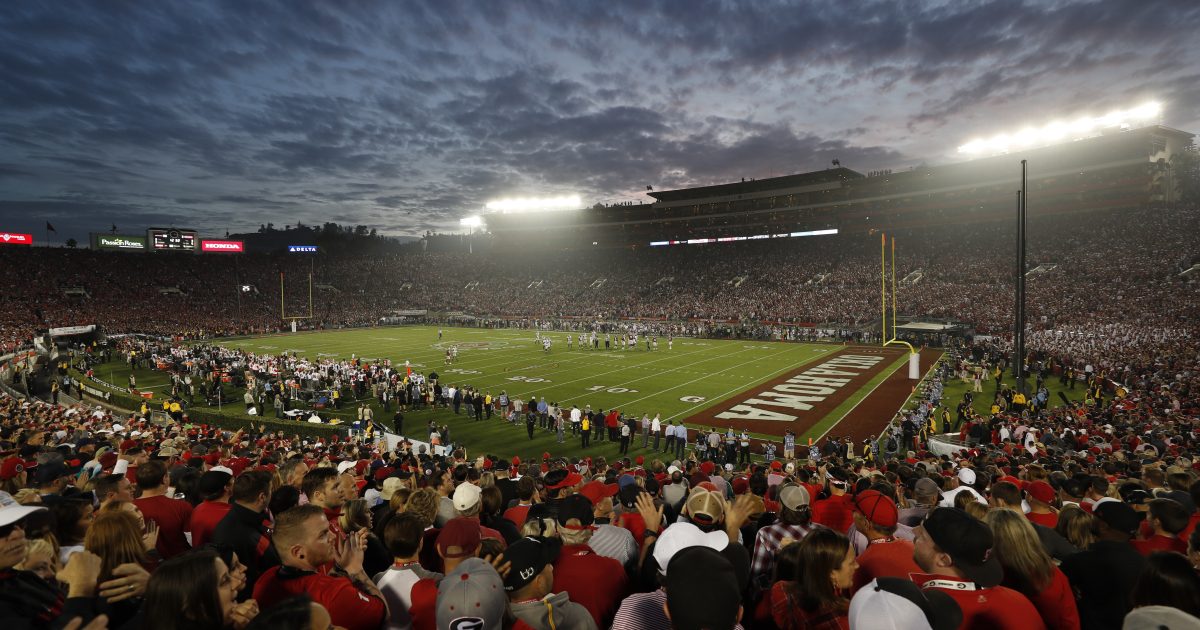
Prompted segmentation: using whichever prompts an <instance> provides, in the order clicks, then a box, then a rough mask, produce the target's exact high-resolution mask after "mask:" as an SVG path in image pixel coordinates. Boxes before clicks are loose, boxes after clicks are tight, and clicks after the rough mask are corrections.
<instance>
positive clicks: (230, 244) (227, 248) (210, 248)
mask: <svg viewBox="0 0 1200 630" xmlns="http://www.w3.org/2000/svg"><path fill="white" fill-rule="evenodd" d="M200 251H202V252H220V253H226V254H240V253H242V252H243V251H245V249H244V248H243V244H242V241H209V240H203V241H200Z"/></svg>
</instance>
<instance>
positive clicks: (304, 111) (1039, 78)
mask: <svg viewBox="0 0 1200 630" xmlns="http://www.w3.org/2000/svg"><path fill="white" fill-rule="evenodd" d="M1197 33H1200V2H1195V1H1193V0H1178V1H1166V0H1164V1H1151V0H1110V1H1106V2H1082V1H1061V2H1019V1H1012V0H998V1H994V2H969V1H957V0H951V1H944V2H892V1H885V2H853V1H852V2H812V3H793V2H767V1H754V2H720V1H715V0H712V1H710V0H686V1H684V0H681V1H660V2H653V1H647V0H638V1H631V2H614V1H612V0H606V1H602V2H601V1H594V2H593V1H584V0H578V1H565V0H564V1H562V2H533V1H517V0H512V1H504V0H487V1H480V2H466V1H458V0H444V1H436V2H417V1H411V2H404V1H383V0H380V1H378V2H375V1H370V0H361V1H360V0H337V1H319V2H318V1H304V0H278V1H266V0H236V1H232V0H231V1H229V2H201V1H196V2H176V1H169V0H168V1H154V2H149V1H139V2H118V1H101V2H97V1H86V2H66V1H58V0H56V1H53V2H24V1H21V0H12V1H10V2H6V3H4V7H3V9H0V230H6V231H18V232H33V233H34V234H35V235H36V237H37V238H38V239H39V240H40V239H42V238H43V227H44V223H45V222H46V221H49V222H51V223H53V224H54V225H55V226H56V227H57V229H58V234H57V235H51V236H52V238H54V239H55V240H58V241H62V240H65V239H66V238H69V237H75V238H77V239H78V240H79V241H80V242H85V241H86V238H87V233H88V232H89V231H107V230H108V228H109V226H110V225H112V224H115V225H117V226H118V227H119V228H120V231H121V232H123V233H138V232H144V230H145V228H147V227H150V226H152V225H153V226H165V225H174V226H178V227H194V228H198V229H200V230H201V231H202V232H203V233H205V234H206V235H212V236H216V235H221V234H224V232H225V231H226V230H229V231H232V232H238V231H253V230H255V229H257V228H258V226H259V225H260V224H262V223H267V222H273V223H275V224H276V226H280V227H281V226H283V225H284V224H294V223H295V222H296V221H301V222H303V223H306V224H320V223H323V222H325V221H335V222H338V223H342V224H349V225H356V224H364V225H367V226H369V227H373V228H376V229H378V230H379V231H380V232H381V233H384V234H391V235H411V234H421V233H424V232H425V231H426V230H435V231H439V230H440V231H457V230H458V229H459V228H458V220H459V219H460V218H462V217H465V216H468V215H470V214H476V213H478V212H479V211H480V209H481V208H482V206H483V204H484V203H485V202H486V201H487V200H489V199H494V198H498V197H508V196H542V195H562V194H578V195H580V196H581V197H582V198H583V200H584V202H585V203H586V204H587V205H590V204H592V203H596V202H604V203H612V202H622V201H634V202H636V201H641V200H648V198H647V197H646V196H645V189H646V186H647V185H652V186H654V188H655V189H656V190H664V189H670V188H678V187H684V186H691V185H703V184H714V183H721V182H728V181H736V180H738V179H740V178H742V177H746V178H751V177H755V178H762V177H769V176H772V175H784V174H790V173H798V172H805V171H811V170H817V169H823V168H826V167H827V166H828V165H829V164H830V161H831V160H832V159H835V158H836V159H838V160H840V161H841V163H842V165H844V166H846V167H849V168H852V169H854V170H857V171H859V172H864V173H865V172H867V171H870V170H875V169H885V168H891V169H895V170H903V169H907V168H910V167H911V166H913V165H916V164H919V163H921V162H928V163H931V164H939V163H946V162H950V161H954V160H958V159H960V158H959V157H958V156H957V155H956V153H955V148H956V147H957V146H959V145H961V144H963V143H964V142H965V141H967V140H969V139H971V138H973V137H977V136H980V135H988V134H989V133H995V132H1003V131H1014V130H1016V129H1017V128H1019V127H1023V126H1025V125H1030V124H1032V125H1042V124H1045V123H1048V122H1050V121H1051V120H1054V119H1056V118H1061V117H1075V116H1080V115H1084V114H1091V115H1101V114H1104V113H1106V112H1107V111H1108V110H1112V109H1117V108H1125V107H1130V106H1134V105H1138V104H1140V103H1142V102H1145V101H1148V100H1157V101H1159V102H1161V103H1162V104H1163V107H1164V113H1163V123H1164V124H1166V125H1168V126H1171V127H1176V128H1180V129H1183V130H1186V131H1191V132H1198V131H1200V45H1198V44H1197V43H1196V42H1197Z"/></svg>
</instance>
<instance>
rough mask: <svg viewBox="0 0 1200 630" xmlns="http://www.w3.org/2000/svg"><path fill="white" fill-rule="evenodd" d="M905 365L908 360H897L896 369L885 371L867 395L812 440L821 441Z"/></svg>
mask: <svg viewBox="0 0 1200 630" xmlns="http://www.w3.org/2000/svg"><path fill="white" fill-rule="evenodd" d="M907 365H908V361H897V365H896V369H894V370H892V371H890V372H888V373H887V374H886V375H885V376H884V377H883V378H881V379H879V382H878V383H875V387H872V388H871V391H869V392H867V395H866V396H863V397H862V398H859V399H858V402H856V403H854V406H853V407H851V408H849V409H847V410H846V413H843V414H842V417H840V418H838V419H837V420H835V421H833V423H832V424H830V425H829V427H828V428H826V429H825V431H824V432H822V433H821V435H818V436H817V437H815V438H813V442H820V441H821V438H823V437H825V436H826V435H827V434H828V433H829V432H830V431H832V430H833V428H834V427H836V426H837V425H839V424H841V422H842V420H845V419H846V416H848V415H850V412H851V411H854V410H855V409H858V406H859V405H861V404H863V401H864V400H866V399H868V398H870V397H871V394H874V393H875V390H877V389H879V386H880V385H883V384H884V383H885V382H887V380H888V379H889V378H891V377H892V375H893V374H895V373H896V372H898V371H900V368H902V367H905V366H907ZM828 417H829V416H826V418H828ZM893 417H894V416H893ZM824 419H825V418H822V419H821V420H824ZM818 422H820V420H818ZM888 422H891V419H889V420H888Z"/></svg>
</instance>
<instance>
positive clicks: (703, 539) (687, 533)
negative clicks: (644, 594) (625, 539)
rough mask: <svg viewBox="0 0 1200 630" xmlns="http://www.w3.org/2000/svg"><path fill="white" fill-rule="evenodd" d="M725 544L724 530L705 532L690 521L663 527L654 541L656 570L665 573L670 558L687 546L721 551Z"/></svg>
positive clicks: (727, 543) (726, 543) (726, 542)
mask: <svg viewBox="0 0 1200 630" xmlns="http://www.w3.org/2000/svg"><path fill="white" fill-rule="evenodd" d="M727 545H729V536H728V535H727V534H726V533H725V532H708V533H705V532H703V531H701V530H700V528H699V527H696V526H695V525H693V524H691V523H675V524H673V525H671V526H670V527H667V528H666V529H664V530H663V531H662V535H661V536H659V538H658V541H656V542H655V543H654V560H655V561H656V562H658V572H659V573H660V574H662V575H666V574H667V565H668V564H670V563H671V558H673V557H674V556H675V554H677V553H679V552H680V551H682V550H684V549H687V548H688V547H709V548H710V549H714V550H716V551H721V550H722V549H724V548H725V547H726V546H727Z"/></svg>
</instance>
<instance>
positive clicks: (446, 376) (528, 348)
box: [96, 326, 904, 458]
mask: <svg viewBox="0 0 1200 630" xmlns="http://www.w3.org/2000/svg"><path fill="white" fill-rule="evenodd" d="M442 330H443V337H442V340H441V341H440V342H439V341H438V328H436V327H423V326H422V327H393V328H373V329H354V330H345V331H326V332H319V333H300V334H295V335H288V334H284V335H274V336H267V337H254V338H242V339H232V340H224V341H219V342H217V343H218V344H219V345H222V346H226V347H236V348H244V349H246V350H248V351H250V352H254V353H270V354H277V353H280V352H289V353H290V352H295V353H297V354H299V355H301V356H307V357H310V358H313V359H320V358H335V359H349V358H351V356H352V355H356V356H358V357H360V358H363V359H367V360H370V359H383V358H389V359H391V360H392V363H393V365H394V366H401V368H400V369H403V367H402V366H403V365H404V361H405V360H408V361H410V362H411V364H412V366H413V369H414V371H419V372H421V373H425V374H428V373H429V372H430V371H436V372H437V373H438V375H439V378H440V382H441V383H443V384H449V385H455V386H462V385H470V386H473V387H476V388H479V389H481V390H482V391H484V392H485V393H486V392H491V394H492V395H493V396H498V395H499V394H500V392H501V391H507V392H508V395H509V396H510V397H520V398H521V399H522V400H525V401H528V400H530V399H531V398H532V397H538V398H541V397H543V396H544V397H545V399H546V401H547V402H557V403H559V404H561V405H578V406H579V407H580V408H583V407H584V406H585V405H591V406H592V408H593V409H597V408H599V409H610V408H613V407H616V408H619V409H621V410H622V411H623V412H625V413H626V414H634V415H636V416H638V417H640V416H641V415H642V414H643V413H648V414H650V415H651V416H653V415H654V414H656V413H657V414H661V416H662V418H663V420H664V421H666V420H671V419H674V420H683V419H686V418H688V417H690V416H691V415H692V414H694V413H696V412H698V411H701V410H703V409H705V408H708V407H710V406H713V405H716V404H718V403H720V402H721V401H723V400H725V399H728V398H730V397H733V396H735V395H736V394H738V393H740V392H742V391H744V390H746V389H748V388H750V387H753V386H755V385H757V384H759V383H762V382H765V381H768V380H771V379H773V378H776V377H778V376H781V375H783V374H787V373H790V372H793V371H796V370H797V369H799V368H800V367H801V366H803V365H805V364H807V363H810V362H813V361H817V360H819V359H821V358H822V357H824V356H826V355H828V354H830V353H832V352H835V351H836V350H838V349H839V348H840V347H841V346H840V345H833V344H830V345H825V344H800V343H779V342H761V341H744V340H712V339H688V338H682V339H676V340H675V342H674V347H673V348H672V349H671V350H668V349H667V343H666V339H665V338H661V339H659V346H658V347H659V349H658V351H647V350H646V346H645V343H644V341H642V340H639V341H641V343H640V344H639V347H638V348H637V349H633V350H607V351H606V350H604V342H603V339H602V340H601V342H600V349H599V350H593V349H582V350H581V349H579V348H578V347H576V346H575V345H574V344H573V345H572V347H571V348H570V349H568V348H567V345H566V333H559V332H553V333H550V334H549V336H550V338H551V339H552V340H553V348H552V350H551V351H550V352H549V353H547V352H545V351H543V350H542V348H541V346H540V345H537V344H536V343H535V341H534V336H533V335H534V333H533V331H518V330H485V329H476V328H443V329H442ZM451 344H457V345H458V347H459V354H458V359H457V361H456V362H455V363H454V364H453V365H446V364H445V355H446V351H445V348H446V347H448V346H449V345H451ZM903 363H904V361H903V359H901V360H898V361H896V362H895V363H894V365H892V366H889V367H888V368H887V369H885V371H884V372H883V373H881V374H880V375H878V376H877V377H876V378H875V379H873V380H872V381H871V382H870V383H868V384H867V386H866V387H863V388H861V389H860V390H859V391H857V392H855V393H854V394H853V396H852V397H851V398H850V399H849V400H847V401H845V402H844V403H843V404H842V405H841V406H840V407H839V408H838V409H836V410H834V411H833V412H831V413H829V414H828V415H827V416H826V417H825V418H823V419H821V420H820V421H819V422H818V423H817V424H816V426H814V427H813V429H812V430H811V431H810V432H809V433H808V434H804V435H800V436H798V439H797V442H798V443H802V442H803V440H805V439H806V438H807V437H808V436H809V435H810V434H811V435H813V437H816V436H818V435H820V434H821V433H823V432H824V431H825V430H827V429H828V428H829V427H830V426H832V425H833V424H835V423H836V422H837V421H838V420H840V419H841V417H842V415H844V414H845V413H846V412H847V411H848V410H849V409H850V408H852V407H853V405H854V404H856V403H857V402H858V401H859V400H861V399H862V398H863V397H864V396H865V395H866V394H867V393H868V392H869V391H870V390H871V388H872V387H873V386H874V384H875V383H877V382H878V381H879V380H882V379H883V378H885V377H886V375H888V374H890V373H891V372H892V371H894V369H896V368H898V367H900V366H901V365H902V364H903ZM128 373H129V368H128V367H127V366H126V365H124V364H122V363H111V364H105V365H101V366H98V367H97V370H96V375H97V376H98V377H100V378H102V379H104V380H107V381H109V382H111V383H114V384H118V385H124V384H125V383H126V381H127V379H128ZM136 376H137V381H138V386H139V389H142V390H144V391H145V390H148V391H152V392H156V398H159V397H160V396H161V395H162V393H163V392H165V391H166V388H167V382H168V379H167V378H166V376H165V375H164V374H162V373H159V372H156V371H154V370H151V369H141V370H138V372H137V374H136ZM236 396H237V398H236V399H237V400H240V396H241V392H240V391H238V392H236ZM197 402H199V401H197ZM371 404H372V406H374V407H375V409H376V411H375V414H376V415H375V417H376V418H377V419H383V420H384V422H385V424H386V425H389V426H390V422H391V421H390V414H385V413H384V412H383V410H382V408H380V406H379V405H378V404H377V403H375V402H374V400H372V401H371ZM356 406H357V403H356V402H355V401H354V400H352V399H344V400H343V409H342V411H340V412H338V415H340V416H341V417H342V418H344V419H345V420H346V421H347V422H350V421H352V420H353V418H354V415H355V412H354V410H353V408H352V407H356ZM236 407H238V408H240V407H241V405H240V404H238V405H236ZM348 407H349V408H348ZM197 408H199V409H208V408H207V407H203V406H198V407H197ZM224 411H229V409H228V407H226V409H225V410H224ZM236 411H237V410H234V412H235V413H236ZM431 420H432V421H435V422H437V423H438V424H446V425H448V426H449V427H450V429H451V437H452V438H453V440H454V441H455V442H459V443H465V444H467V445H468V446H469V447H471V448H472V449H473V450H474V451H475V452H481V451H482V452H487V453H495V454H498V455H503V456H511V455H519V456H521V457H522V458H526V457H529V456H534V455H539V454H540V453H542V452H543V451H551V452H553V453H555V454H556V455H558V454H562V455H578V454H582V453H583V452H584V451H583V449H582V448H581V445H580V441H579V439H578V438H571V437H570V432H569V431H568V433H567V442H566V443H565V444H557V443H556V438H555V436H554V435H553V434H551V433H548V432H545V433H544V432H541V431H540V430H539V431H538V432H536V433H535V437H534V439H533V440H529V439H528V438H527V436H526V433H525V428H524V426H520V427H514V426H512V425H508V424H505V423H502V422H498V421H497V420H496V418H495V417H493V420H492V421H490V422H483V423H475V422H471V421H469V420H468V419H467V418H466V416H465V413H464V415H462V416H455V414H454V413H453V412H452V411H450V410H445V409H438V410H428V409H427V410H423V411H419V412H409V413H406V414H405V432H406V433H408V434H409V435H411V436H412V437H414V438H416V439H422V440H424V439H426V438H427V434H426V433H425V431H424V427H425V426H426V425H427V424H428V423H429V422H430V421H431ZM755 437H773V438H775V439H777V440H778V438H777V437H776V436H765V435H756V436H755ZM634 445H635V446H640V445H641V440H640V437H639V438H636V439H635V440H634ZM636 451H637V449H634V450H633V451H631V452H632V453H633V454H636ZM587 454H589V455H592V456H595V455H605V456H609V457H612V456H615V455H616V454H617V446H616V445H615V444H611V443H609V442H601V443H598V444H597V443H596V442H593V444H592V446H591V447H590V448H589V449H588V450H587Z"/></svg>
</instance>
